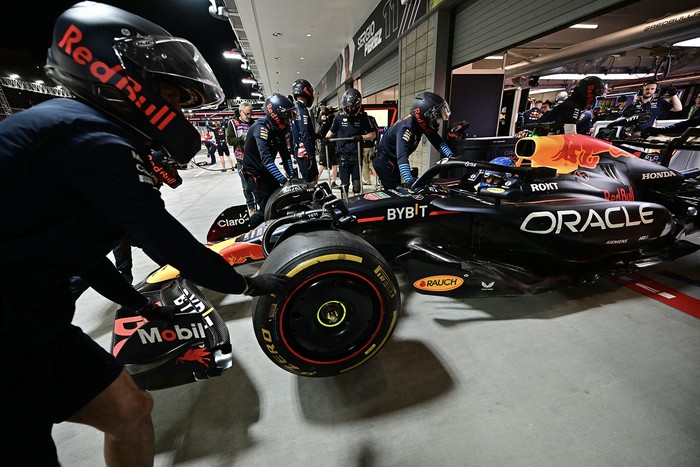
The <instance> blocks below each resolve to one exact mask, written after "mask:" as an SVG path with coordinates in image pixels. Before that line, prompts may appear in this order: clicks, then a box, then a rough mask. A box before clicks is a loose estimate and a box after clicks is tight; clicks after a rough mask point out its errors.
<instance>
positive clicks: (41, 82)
mask: <svg viewBox="0 0 700 467" xmlns="http://www.w3.org/2000/svg"><path fill="white" fill-rule="evenodd" d="M34 84H44V81H42V80H40V79H38V80H36V81H34Z"/></svg>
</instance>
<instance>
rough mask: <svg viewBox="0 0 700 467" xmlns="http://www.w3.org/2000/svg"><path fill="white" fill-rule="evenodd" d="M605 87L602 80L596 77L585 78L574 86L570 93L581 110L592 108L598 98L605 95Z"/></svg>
mask: <svg viewBox="0 0 700 467" xmlns="http://www.w3.org/2000/svg"><path fill="white" fill-rule="evenodd" d="M606 89H607V87H606V85H605V83H604V82H603V80H602V79H600V78H599V77H597V76H586V77H585V78H583V79H582V80H581V81H579V82H578V83H577V84H576V87H575V88H574V90H573V91H572V94H573V95H574V96H575V98H576V101H577V103H578V104H580V105H581V108H582V109H585V108H588V107H592V106H593V104H594V103H595V99H596V97H598V96H602V95H604V94H605V91H606Z"/></svg>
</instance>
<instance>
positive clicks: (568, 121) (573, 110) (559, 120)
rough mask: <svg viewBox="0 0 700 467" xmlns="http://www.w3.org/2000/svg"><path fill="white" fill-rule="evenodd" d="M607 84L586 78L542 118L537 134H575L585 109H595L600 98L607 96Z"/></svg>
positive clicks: (595, 77) (536, 130)
mask: <svg viewBox="0 0 700 467" xmlns="http://www.w3.org/2000/svg"><path fill="white" fill-rule="evenodd" d="M605 90H606V87H605V83H604V82H603V80H602V79H600V78H599V77H597V76H586V77H585V78H583V79H582V80H580V81H579V82H578V83H577V84H576V86H575V87H574V89H573V90H572V91H571V94H569V97H567V98H566V99H564V101H562V103H561V104H559V105H556V106H555V107H554V108H552V110H550V111H548V112H546V113H545V114H543V115H542V116H541V117H540V125H541V126H540V127H538V128H536V129H535V134H537V135H540V136H542V135H546V134H558V135H560V134H565V133H567V134H575V133H576V124H577V123H578V121H579V119H580V118H581V113H582V112H583V109H587V108H589V107H590V108H593V105H594V104H595V100H596V98H597V97H598V96H602V95H604V94H605Z"/></svg>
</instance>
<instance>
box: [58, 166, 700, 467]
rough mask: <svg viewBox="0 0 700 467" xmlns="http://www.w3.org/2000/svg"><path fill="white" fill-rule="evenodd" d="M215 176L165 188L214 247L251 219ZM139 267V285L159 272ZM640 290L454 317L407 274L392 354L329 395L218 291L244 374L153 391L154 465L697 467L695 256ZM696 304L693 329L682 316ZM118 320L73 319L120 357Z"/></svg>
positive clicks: (96, 308) (138, 259) (79, 439)
mask: <svg viewBox="0 0 700 467" xmlns="http://www.w3.org/2000/svg"><path fill="white" fill-rule="evenodd" d="M204 159H205V157H204V156H203V155H201V154H200V155H198V156H197V160H199V161H203V160H204ZM210 167H212V168H214V169H213V170H212V171H207V170H204V168H193V169H190V170H187V171H183V172H182V175H183V178H184V180H185V183H184V184H183V185H182V186H181V187H180V188H178V189H177V190H171V189H169V188H167V187H166V188H163V197H164V199H165V200H166V205H167V206H168V209H169V210H170V212H171V213H173V214H174V215H175V217H177V218H178V219H179V220H180V221H181V222H183V223H184V224H185V226H187V227H188V228H189V229H190V230H191V231H192V232H193V234H194V235H195V236H196V237H197V238H200V239H202V241H204V239H205V236H206V232H207V230H208V228H209V226H210V224H211V223H212V222H213V219H214V218H215V217H216V216H217V215H218V214H219V213H220V212H221V211H222V210H223V209H224V208H226V207H228V206H230V205H235V204H242V203H243V196H242V192H241V186H240V180H239V178H238V175H237V173H236V172H229V173H221V172H220V171H216V170H217V169H216V168H218V165H217V166H210ZM210 167H205V168H210ZM134 253H135V256H134V262H135V267H134V277H135V278H136V280H141V279H142V278H144V277H145V276H146V275H147V274H148V273H149V272H150V271H152V270H153V269H155V268H156V265H155V263H153V262H152V261H151V260H150V259H148V258H147V257H146V256H145V255H143V253H142V252H141V251H140V250H134ZM255 270H256V267H255V266H252V265H248V266H244V267H242V268H240V271H241V272H243V273H253V272H254V271H255ZM642 276H643V277H644V278H646V279H649V280H651V281H653V282H647V283H645V284H644V285H643V287H644V288H639V287H637V289H636V290H635V289H633V288H630V287H627V286H624V285H620V284H617V283H615V282H613V281H611V280H608V279H604V280H601V281H600V282H599V283H597V284H595V285H592V286H587V287H583V288H578V289H574V290H568V291H564V292H555V293H549V294H544V295H537V296H533V297H521V298H492V299H464V300H455V299H446V298H436V297H430V296H421V295H418V294H415V293H413V292H410V291H409V286H408V284H407V282H406V279H405V277H404V276H402V275H399V281H400V283H401V285H402V292H403V297H404V298H403V312H402V315H401V317H400V319H399V323H398V326H397V329H396V331H395V333H394V335H393V337H392V339H391V340H390V341H389V342H388V343H387V345H386V346H385V348H384V349H383V350H382V351H381V352H380V353H379V354H378V355H377V356H376V357H375V358H374V359H372V360H371V361H370V362H368V363H367V364H366V365H364V366H363V367H360V368H358V369H357V370H355V371H353V372H351V373H349V374H346V375H343V376H340V377H334V378H326V379H308V378H300V377H296V376H293V375H292V374H290V373H287V372H285V371H283V370H281V369H279V368H277V367H276V366H275V365H274V364H273V363H272V362H270V361H269V360H268V359H267V357H265V355H264V354H263V353H262V351H261V350H260V349H259V347H258V344H257V342H256V340H255V337H254V335H253V331H252V323H251V309H250V298H247V297H244V296H235V295H223V294H219V293H215V292H210V291H205V292H206V293H207V296H208V297H209V298H210V299H211V301H212V303H213V304H214V305H215V306H216V307H217V309H218V311H219V313H220V314H221V316H222V318H223V319H224V320H225V321H226V323H227V324H228V327H229V331H230V333H231V338H232V343H233V348H234V364H233V368H231V369H230V370H228V371H227V372H226V373H224V374H223V375H222V376H220V377H217V378H211V379H209V380H204V381H200V382H197V383H193V384H189V385H185V386H180V387H177V388H171V389H166V390H161V391H154V392H153V397H154V399H155V401H156V404H155V411H154V424H155V432H156V453H157V454H156V462H155V464H156V465H157V466H170V465H183V466H245V467H255V466H266V467H267V466H279V467H295V466H299V467H389V466H401V467H422V466H441V467H442V466H445V467H447V466H489V467H490V466H496V467H507V466H517V467H522V466H538V467H542V466H557V467H560V466H586V467H588V466H615V467H619V466H634V467H642V466H663V467H668V466H698V465H700V403H699V401H700V363H698V357H699V356H700V319H698V316H700V254H695V255H693V256H689V257H686V258H682V259H681V260H678V261H676V262H674V263H672V264H666V265H661V266H655V267H653V268H651V269H647V270H645V271H644V272H643V273H642ZM670 276H672V277H670ZM636 282H639V278H637V279H636ZM666 288H668V290H665V289H666ZM640 292H644V293H645V294H647V295H645V294H643V293H640ZM659 292H661V293H659ZM648 295H650V296H648ZM652 296H653V297H656V298H658V299H659V300H662V301H658V300H656V299H654V298H652ZM686 296H688V297H686ZM674 297H675V298H674ZM683 300H684V301H685V304H684V305H683V306H684V309H685V310H686V312H682V311H679V310H678V309H676V308H674V307H672V306H670V304H675V303H680V302H681V301H683ZM115 310H116V306H115V305H113V304H111V303H110V302H108V301H107V300H106V299H104V298H102V297H100V296H99V295H97V294H96V293H94V292H93V291H92V290H88V291H87V292H86V293H85V294H84V295H83V296H82V297H81V298H80V300H79V301H78V303H77V318H76V319H77V322H78V324H79V325H81V326H82V327H83V329H84V330H85V331H87V332H88V333H89V334H90V335H91V336H93V337H94V338H95V339H96V340H97V341H98V342H99V343H100V344H102V345H104V346H105V347H106V348H109V343H110V339H111V329H112V320H113V316H114V311H115ZM693 314H695V317H694V316H692V315H693ZM54 438H55V440H56V442H57V444H58V450H59V457H60V460H61V462H62V465H65V466H86V467H87V466H89V467H94V466H97V465H103V460H102V437H101V435H100V434H99V433H98V432H97V431H95V430H93V429H92V428H89V427H85V426H80V425H74V424H68V423H64V424H61V425H57V426H56V427H55V428H54Z"/></svg>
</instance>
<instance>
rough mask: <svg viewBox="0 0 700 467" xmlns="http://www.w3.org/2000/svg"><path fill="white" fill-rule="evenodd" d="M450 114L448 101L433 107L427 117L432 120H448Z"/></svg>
mask: <svg viewBox="0 0 700 467" xmlns="http://www.w3.org/2000/svg"><path fill="white" fill-rule="evenodd" d="M450 115H451V112H450V106H449V105H448V104H447V102H443V103H442V104H440V105H438V106H435V107H433V108H432V109H431V110H430V112H428V115H426V117H428V118H429V119H431V120H441V119H442V120H447V119H448V118H450Z"/></svg>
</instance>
